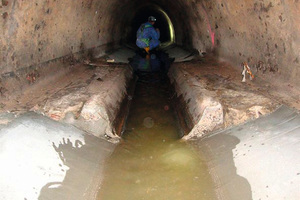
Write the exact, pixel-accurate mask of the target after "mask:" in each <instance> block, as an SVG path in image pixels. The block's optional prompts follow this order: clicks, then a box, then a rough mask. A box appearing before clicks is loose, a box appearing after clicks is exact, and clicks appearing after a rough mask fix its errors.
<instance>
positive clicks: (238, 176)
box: [194, 106, 300, 200]
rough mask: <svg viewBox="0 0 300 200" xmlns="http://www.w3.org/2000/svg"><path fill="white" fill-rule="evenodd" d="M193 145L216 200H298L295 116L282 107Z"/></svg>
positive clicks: (299, 150) (299, 148) (299, 145)
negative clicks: (201, 157) (201, 156)
mask: <svg viewBox="0 0 300 200" xmlns="http://www.w3.org/2000/svg"><path fill="white" fill-rule="evenodd" d="M194 144H195V145H196V146H198V147H199V149H200V151H201V152H202V153H204V155H206V159H207V163H208V168H209V171H210V173H211V175H212V177H213V179H214V182H215V184H216V185H215V186H216V192H217V195H218V196H219V198H220V199H224V200H227V199H228V200H235V199H236V200H240V199H245V200H247V199H276V200H277V199H278V200H279V199H288V200H298V199H300V157H299V154H300V114H299V112H298V111H295V110H293V109H290V108H288V107H286V106H282V107H280V108H279V109H278V110H277V111H275V112H274V113H272V114H270V115H268V116H265V117H262V118H260V119H257V120H255V121H252V122H248V123H246V124H243V125H240V126H236V127H233V128H230V129H227V130H224V131H220V132H216V133H213V134H211V135H209V136H207V137H205V138H204V139H201V140H199V141H195V142H194Z"/></svg>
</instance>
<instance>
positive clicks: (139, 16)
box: [124, 5, 175, 44]
mask: <svg viewBox="0 0 300 200" xmlns="http://www.w3.org/2000/svg"><path fill="white" fill-rule="evenodd" d="M149 16H154V17H155V18H156V19H157V21H156V23H155V24H154V27H155V28H158V29H159V30H160V41H161V43H165V44H171V43H173V42H174V41H175V34H174V27H173V24H172V22H171V20H170V18H169V16H168V14H167V13H166V12H164V11H163V10H162V9H161V8H160V7H159V6H156V5H146V6H142V7H140V8H139V9H138V10H137V11H136V13H135V15H134V16H133V17H132V19H131V22H129V26H130V28H129V30H130V31H129V32H128V35H127V37H126V39H125V41H124V42H125V43H129V44H135V41H136V32H137V30H138V28H139V27H140V25H141V24H143V23H145V22H147V20H148V17H149Z"/></svg>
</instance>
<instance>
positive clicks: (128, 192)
mask: <svg viewBox="0 0 300 200" xmlns="http://www.w3.org/2000/svg"><path fill="white" fill-rule="evenodd" d="M156 75H157V74H156ZM156 75H155V74H152V75H151V76H150V79H149V77H148V78H141V79H140V80H139V81H138V82H137V85H136V90H135V95H134V97H133V100H132V101H133V102H132V105H131V109H130V114H129V116H128V120H127V125H126V131H125V133H124V134H123V141H122V142H121V144H119V145H118V147H117V148H116V149H115V151H114V153H113V154H112V156H111V157H110V158H109V160H108V161H107V163H106V166H105V171H104V181H103V184H102V185H101V189H100V192H99V195H98V199H99V200H142V199H145V200H168V199H170V200H177V199H178V200H183V199H184V200H199V199H205V200H206V199H215V197H214V194H213V189H212V182H211V179H210V176H209V174H208V172H207V168H206V165H205V163H204V162H203V159H202V158H201V155H200V154H199V152H197V151H196V150H195V149H193V147H192V146H190V145H189V144H188V143H186V142H183V141H181V140H179V139H180V138H179V131H178V128H177V127H178V126H177V122H176V118H175V116H174V112H173V110H172V106H171V104H170V98H169V97H170V94H169V85H168V83H166V81H158V80H159V76H156Z"/></svg>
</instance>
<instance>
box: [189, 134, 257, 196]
mask: <svg viewBox="0 0 300 200" xmlns="http://www.w3.org/2000/svg"><path fill="white" fill-rule="evenodd" d="M239 143H240V140H239V139H238V138H237V137H234V136H229V135H225V134H222V135H221V134H219V135H215V136H212V137H209V138H205V139H203V140H201V141H195V142H192V144H195V145H196V146H197V148H200V151H201V152H203V154H204V155H205V156H206V159H207V163H208V169H209V171H210V174H211V175H212V177H213V181H214V184H215V191H216V194H217V197H218V199H223V200H241V199H243V200H251V199H252V192H251V186H250V184H249V182H248V181H247V179H245V178H244V177H241V176H239V175H238V174H237V171H236V167H235V164H234V160H233V158H234V155H233V153H234V152H233V149H235V147H236V145H237V144H239Z"/></svg>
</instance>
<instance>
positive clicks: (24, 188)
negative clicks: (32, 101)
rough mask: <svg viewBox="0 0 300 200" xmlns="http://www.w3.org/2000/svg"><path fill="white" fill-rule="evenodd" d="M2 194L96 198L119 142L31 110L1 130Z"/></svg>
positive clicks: (7, 199) (9, 199)
mask: <svg viewBox="0 0 300 200" xmlns="http://www.w3.org/2000/svg"><path fill="white" fill-rule="evenodd" d="M0 146H1V148H0V162H1V165H0V177H1V179H0V199H4V200H17V199H28V200H29V199H38V198H39V199H61V200H65V199H93V197H94V196H95V194H96V192H97V190H98V188H99V187H100V182H101V180H102V176H101V172H102V168H103V162H104V159H105V158H106V157H107V156H109V155H110V154H111V152H112V151H113V150H114V147H115V146H114V145H113V144H111V143H109V142H107V141H105V140H102V139H99V138H97V137H94V136H92V135H88V134H86V133H84V132H83V131H81V130H79V129H77V128H74V127H72V126H69V125H63V124H61V123H59V122H55V121H53V120H51V119H49V118H46V117H43V116H41V115H37V114H34V113H28V114H25V115H22V116H21V117H19V118H17V119H15V120H14V121H13V122H11V123H10V124H9V125H7V126H5V127H3V128H2V129H1V130H0Z"/></svg>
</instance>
